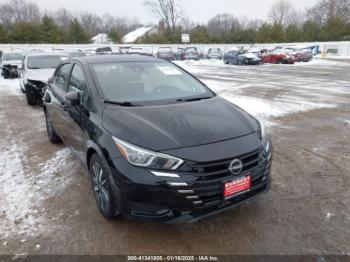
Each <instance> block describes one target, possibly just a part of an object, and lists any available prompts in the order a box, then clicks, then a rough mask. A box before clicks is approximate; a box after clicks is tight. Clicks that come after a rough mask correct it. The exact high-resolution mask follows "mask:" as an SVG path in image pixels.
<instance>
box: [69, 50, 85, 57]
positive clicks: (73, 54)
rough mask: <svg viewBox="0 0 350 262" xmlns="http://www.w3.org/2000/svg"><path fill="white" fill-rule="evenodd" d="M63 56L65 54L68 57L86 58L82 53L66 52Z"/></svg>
mask: <svg viewBox="0 0 350 262" xmlns="http://www.w3.org/2000/svg"><path fill="white" fill-rule="evenodd" d="M64 53H65V54H67V55H68V56H69V57H82V56H86V55H87V54H86V53H84V52H82V51H68V52H64Z"/></svg>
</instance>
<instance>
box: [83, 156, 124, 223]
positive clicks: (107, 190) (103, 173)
mask: <svg viewBox="0 0 350 262" xmlns="http://www.w3.org/2000/svg"><path fill="white" fill-rule="evenodd" d="M89 171H90V176H91V184H92V189H93V191H94V195H95V200H96V203H97V206H98V208H99V210H100V212H101V214H102V215H103V216H104V217H105V218H107V219H113V218H115V217H117V216H118V215H119V211H118V210H117V208H116V203H115V199H114V196H115V194H113V191H112V187H111V183H110V181H109V176H108V174H109V172H110V171H109V168H108V167H107V166H106V165H105V164H104V163H103V161H102V159H101V158H100V157H99V156H98V155H97V154H93V155H92V157H91V160H90V164H89Z"/></svg>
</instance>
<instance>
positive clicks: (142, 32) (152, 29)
mask: <svg viewBox="0 0 350 262" xmlns="http://www.w3.org/2000/svg"><path fill="white" fill-rule="evenodd" d="M158 33H159V28H158V26H156V25H151V26H143V27H140V28H137V29H136V30H134V31H132V32H130V33H128V34H126V35H125V36H124V37H123V43H125V44H132V43H134V42H136V41H137V39H139V38H140V37H143V36H146V35H152V34H158Z"/></svg>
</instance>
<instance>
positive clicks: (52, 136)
mask: <svg viewBox="0 0 350 262" xmlns="http://www.w3.org/2000/svg"><path fill="white" fill-rule="evenodd" d="M44 112H45V122H46V131H47V136H48V138H49V141H50V142H51V143H52V144H59V143H62V140H61V138H60V137H59V136H58V135H57V133H56V131H55V129H54V127H53V125H52V122H51V119H50V116H49V114H48V113H47V111H46V110H45V111H44Z"/></svg>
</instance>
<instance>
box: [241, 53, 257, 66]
mask: <svg viewBox="0 0 350 262" xmlns="http://www.w3.org/2000/svg"><path fill="white" fill-rule="evenodd" d="M240 56H241V58H242V59H243V61H244V64H246V65H260V64H261V63H262V59H261V58H260V57H259V54H258V53H244V54H241V55H240Z"/></svg>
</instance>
